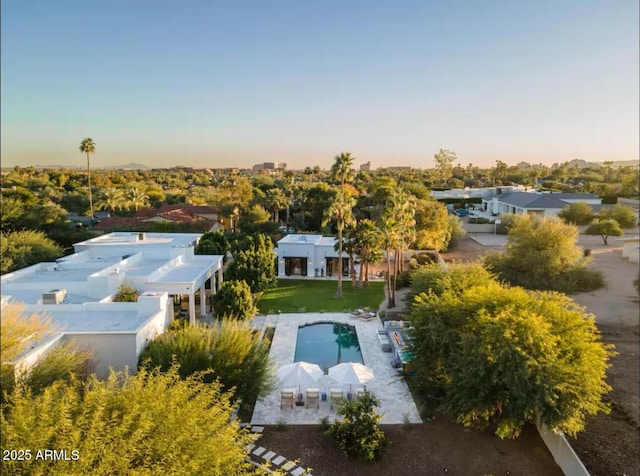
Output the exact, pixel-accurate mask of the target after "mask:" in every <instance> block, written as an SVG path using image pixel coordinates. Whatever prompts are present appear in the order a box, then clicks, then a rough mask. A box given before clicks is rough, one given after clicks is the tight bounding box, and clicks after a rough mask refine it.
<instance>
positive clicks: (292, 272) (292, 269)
mask: <svg viewBox="0 0 640 476" xmlns="http://www.w3.org/2000/svg"><path fill="white" fill-rule="evenodd" d="M284 274H285V276H306V275H307V258H295V257H292V258H285V259H284Z"/></svg>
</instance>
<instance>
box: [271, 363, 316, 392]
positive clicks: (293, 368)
mask: <svg viewBox="0 0 640 476" xmlns="http://www.w3.org/2000/svg"><path fill="white" fill-rule="evenodd" d="M323 375H324V372H323V371H322V369H321V368H320V367H319V366H318V365H316V364H311V363H309V362H294V363H292V364H285V365H283V366H282V367H280V368H279V369H278V370H277V371H276V376H277V377H278V380H279V381H280V384H281V385H282V386H283V387H286V386H289V385H297V386H298V393H300V389H301V387H302V386H303V385H304V386H305V387H307V386H309V385H314V384H315V383H316V382H317V380H318V379H319V378H320V377H322V376H323Z"/></svg>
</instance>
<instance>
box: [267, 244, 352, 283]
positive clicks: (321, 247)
mask: <svg viewBox="0 0 640 476" xmlns="http://www.w3.org/2000/svg"><path fill="white" fill-rule="evenodd" d="M337 241H338V240H337V239H336V238H333V237H327V236H322V235H297V234H291V235H286V236H284V237H283V238H281V239H280V241H278V247H277V249H276V252H277V259H278V276H309V277H320V276H337V275H338V273H339V272H340V271H339V266H338V252H337V251H336V250H335V244H336V243H337ZM342 263H343V265H342V275H343V276H349V256H348V255H347V254H346V253H344V252H343V253H342ZM359 266H360V265H356V270H357V269H359ZM356 272H357V271H356Z"/></svg>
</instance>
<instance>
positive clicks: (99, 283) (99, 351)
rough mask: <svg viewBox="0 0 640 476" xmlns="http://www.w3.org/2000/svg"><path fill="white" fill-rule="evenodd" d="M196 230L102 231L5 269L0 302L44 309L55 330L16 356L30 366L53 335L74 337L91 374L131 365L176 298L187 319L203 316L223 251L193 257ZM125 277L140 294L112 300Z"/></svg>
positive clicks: (29, 310)
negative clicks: (42, 259) (91, 364)
mask: <svg viewBox="0 0 640 476" xmlns="http://www.w3.org/2000/svg"><path fill="white" fill-rule="evenodd" d="M200 236H201V235H200V234H199V233H129V232H119V233H110V234H107V235H102V236H99V237H97V238H93V239H91V240H87V241H83V242H81V243H77V244H75V245H74V248H75V251H76V252H75V253H74V254H72V255H69V256H65V257H63V258H60V259H58V260H56V261H55V262H51V263H38V264H36V265H33V266H29V267H27V268H24V269H21V270H18V271H14V272H12V273H8V274H5V275H3V276H2V277H1V278H0V279H1V284H2V300H1V305H2V309H6V307H7V306H11V305H19V306H21V312H22V314H23V315H25V316H28V315H32V314H39V315H46V316H48V317H49V318H50V319H51V322H52V324H54V326H55V327H56V329H57V331H58V333H57V334H56V336H53V337H51V338H49V339H47V341H45V342H38V343H34V345H33V346H32V347H31V348H30V349H29V350H28V351H27V352H25V353H24V355H22V356H21V358H20V362H15V363H14V365H15V367H16V368H20V367H21V366H22V367H24V366H27V367H28V366H29V365H31V364H32V363H33V362H35V361H36V360H37V358H39V356H42V355H44V354H46V352H47V349H50V348H52V346H53V345H54V344H55V343H56V342H58V343H59V342H64V341H66V340H69V339H72V340H74V341H75V342H76V343H78V344H79V345H80V346H82V347H85V348H87V349H89V350H91V351H92V352H93V353H94V354H95V358H96V373H97V374H98V375H100V376H104V375H105V374H106V373H107V372H108V368H109V367H113V368H114V369H116V370H121V369H123V368H124V367H126V366H128V367H129V368H131V369H133V370H135V368H136V367H137V363H138V357H139V356H140V354H141V353H142V351H143V350H144V348H145V346H146V343H147V342H148V341H149V340H150V339H152V338H153V337H155V336H156V335H157V334H160V333H162V332H164V331H165V329H166V328H167V326H168V325H169V324H170V323H171V321H172V320H173V318H174V302H175V301H176V299H177V298H179V299H182V298H183V297H185V298H186V299H188V314H189V320H190V322H195V321H196V299H195V298H196V294H198V297H199V298H200V315H201V316H204V315H206V310H207V309H206V306H207V299H206V290H205V288H206V285H207V282H208V283H209V284H210V288H211V293H215V291H216V289H219V286H220V285H221V283H222V256H197V255H194V247H195V245H196V244H197V242H198V240H199V238H200ZM124 282H128V283H131V284H132V285H133V286H134V287H135V288H136V289H138V290H139V291H140V292H141V294H140V296H139V297H138V301H137V302H131V303H128V302H126V303H123V302H113V296H114V295H115V293H117V291H118V289H119V287H120V285H121V284H122V283H124Z"/></svg>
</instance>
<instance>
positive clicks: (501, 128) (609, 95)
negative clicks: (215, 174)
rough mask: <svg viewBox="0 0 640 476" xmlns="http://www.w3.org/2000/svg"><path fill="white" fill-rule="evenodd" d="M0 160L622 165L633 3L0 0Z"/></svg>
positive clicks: (630, 108)
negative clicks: (343, 158)
mask: <svg viewBox="0 0 640 476" xmlns="http://www.w3.org/2000/svg"><path fill="white" fill-rule="evenodd" d="M1 13H2V15H1V18H2V20H1V21H2V25H1V35H2V38H1V39H2V45H1V63H2V64H1V67H2V69H1V73H2V74H1V86H2V90H1V109H2V110H1V121H2V122H1V126H2V129H1V134H2V136H1V153H2V155H1V158H2V166H4V167H7V166H13V165H23V166H26V165H51V164H63V165H77V166H82V165H83V164H84V163H85V158H84V156H83V155H82V154H81V153H80V152H79V151H78V146H79V144H80V141H81V140H82V139H83V138H84V137H87V136H89V137H92V138H93V139H94V141H95V143H96V147H97V150H96V154H95V155H94V156H93V157H92V159H91V163H92V167H96V168H99V167H100V166H108V165H118V164H126V163H129V162H140V163H143V164H146V165H148V166H152V167H153V166H155V167H168V166H173V165H185V166H195V167H212V168H213V167H229V166H238V167H251V166H252V165H253V164H256V163H260V162H264V161H282V162H286V163H287V164H288V168H289V169H300V168H304V167H305V166H307V165H309V166H313V165H319V166H321V167H322V168H328V167H329V166H330V165H331V163H332V160H333V157H334V156H335V155H336V154H338V153H340V152H341V151H348V152H351V153H352V154H353V155H354V156H355V158H356V165H359V164H361V163H364V162H367V161H370V162H371V165H372V168H377V167H381V166H389V165H410V166H413V167H422V168H427V167H432V166H433V155H434V154H435V153H436V152H437V151H438V150H439V149H440V148H445V149H450V150H453V151H455V152H456V153H457V155H458V158H459V159H460V161H459V163H460V164H461V165H463V166H464V165H467V164H469V163H473V164H475V165H479V166H491V165H494V164H495V161H496V160H498V159H500V160H503V161H505V162H507V163H509V164H515V163H517V162H519V161H521V160H524V161H528V162H532V163H540V162H542V163H546V164H549V165H550V164H551V163H553V162H564V161H569V160H572V159H575V158H579V159H584V160H588V161H605V160H637V159H638V151H639V139H638V137H639V127H640V126H639V121H638V117H639V96H638V94H639V93H638V83H639V74H638V44H639V39H638V24H639V21H638V16H639V12H638V1H637V0H609V1H607V0H598V1H593V0H575V1H568V0H530V1H524V0H483V1H480V0H477V1H474V0H466V1H456V0H451V1H445V0H440V1H435V0H415V1H408V0H404V1H401V2H394V1H374V0H368V1H348V0H347V1H331V0H324V1H304V0H291V1H287V0H279V1H265V0H262V1H257V0H256V1H226V2H221V1H213V0H212V1H195V0H189V1H185V2H179V1H175V0H173V1H165V0H126V1H120V0H108V1H102V0H82V1H72V0H61V1H47V0H41V1H35V0H7V1H5V0H2V11H1Z"/></svg>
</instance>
